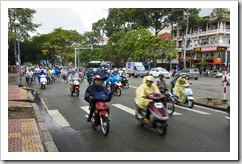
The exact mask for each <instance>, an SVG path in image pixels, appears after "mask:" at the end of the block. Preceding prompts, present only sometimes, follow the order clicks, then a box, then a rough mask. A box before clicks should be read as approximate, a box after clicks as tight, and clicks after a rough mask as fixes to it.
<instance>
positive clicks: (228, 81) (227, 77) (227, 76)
mask: <svg viewBox="0 0 242 164" xmlns="http://www.w3.org/2000/svg"><path fill="white" fill-rule="evenodd" d="M224 78H225V75H223V76H222V78H221V83H224ZM226 80H227V85H230V73H228V74H227V75H226Z"/></svg>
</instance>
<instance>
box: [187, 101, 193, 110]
mask: <svg viewBox="0 0 242 164" xmlns="http://www.w3.org/2000/svg"><path fill="white" fill-rule="evenodd" d="M187 101H188V102H187V105H188V107H189V108H192V107H193V105H194V102H193V100H187Z"/></svg>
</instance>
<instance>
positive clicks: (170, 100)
mask: <svg viewBox="0 0 242 164" xmlns="http://www.w3.org/2000/svg"><path fill="white" fill-rule="evenodd" d="M160 93H162V94H164V95H165V96H166V108H167V112H168V114H169V115H170V116H171V115H172V114H173V113H174V111H175V103H176V102H177V100H176V99H175V97H174V96H173V95H172V94H171V92H169V91H168V89H160Z"/></svg>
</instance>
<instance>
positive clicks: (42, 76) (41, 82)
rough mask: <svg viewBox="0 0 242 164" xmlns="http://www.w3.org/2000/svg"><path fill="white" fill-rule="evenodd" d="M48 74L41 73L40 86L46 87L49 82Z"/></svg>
mask: <svg viewBox="0 0 242 164" xmlns="http://www.w3.org/2000/svg"><path fill="white" fill-rule="evenodd" d="M46 78H47V76H46V75H40V88H43V89H45V85H46V84H47V79H46Z"/></svg>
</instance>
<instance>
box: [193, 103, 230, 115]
mask: <svg viewBox="0 0 242 164" xmlns="http://www.w3.org/2000/svg"><path fill="white" fill-rule="evenodd" d="M194 106H196V107H198V108H202V109H206V110H211V111H213V112H218V113H224V114H227V113H226V112H224V111H220V110H215V109H212V108H208V107H203V106H200V105H194Z"/></svg>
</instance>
